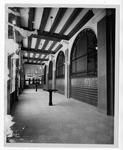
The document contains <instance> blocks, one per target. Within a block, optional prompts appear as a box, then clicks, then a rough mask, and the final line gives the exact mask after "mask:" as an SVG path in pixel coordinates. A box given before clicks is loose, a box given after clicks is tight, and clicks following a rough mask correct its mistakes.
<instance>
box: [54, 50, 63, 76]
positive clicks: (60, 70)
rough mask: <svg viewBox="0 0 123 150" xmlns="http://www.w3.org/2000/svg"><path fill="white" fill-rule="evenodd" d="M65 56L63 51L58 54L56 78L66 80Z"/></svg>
mask: <svg viewBox="0 0 123 150" xmlns="http://www.w3.org/2000/svg"><path fill="white" fill-rule="evenodd" d="M64 63H65V56H64V53H63V52H62V51H61V52H60V53H59V54H58V57H57V62H56V78H64V75H65V65H64Z"/></svg>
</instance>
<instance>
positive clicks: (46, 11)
mask: <svg viewBox="0 0 123 150" xmlns="http://www.w3.org/2000/svg"><path fill="white" fill-rule="evenodd" d="M50 10H51V8H44V11H43V15H42V20H41V23H40V28H39V33H42V32H43V31H44V28H45V25H46V23H47V19H48V17H49V14H50Z"/></svg>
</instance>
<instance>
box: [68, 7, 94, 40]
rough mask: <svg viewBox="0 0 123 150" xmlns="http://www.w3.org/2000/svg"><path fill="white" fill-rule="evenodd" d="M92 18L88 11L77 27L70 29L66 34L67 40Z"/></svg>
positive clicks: (90, 12) (91, 12)
mask: <svg viewBox="0 0 123 150" xmlns="http://www.w3.org/2000/svg"><path fill="white" fill-rule="evenodd" d="M93 16H94V13H93V11H92V10H89V11H88V12H87V13H86V14H85V15H84V17H82V19H81V20H80V21H79V22H78V23H77V25H76V26H75V27H74V28H73V29H72V31H71V32H70V33H69V34H68V36H69V38H70V39H71V37H72V36H73V35H74V34H75V33H76V32H77V31H79V30H80V28H82V27H83V26H84V25H85V24H86V23H87V22H88V21H89V20H90V19H91V18H92V17H93Z"/></svg>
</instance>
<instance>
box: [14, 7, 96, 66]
mask: <svg viewBox="0 0 123 150" xmlns="http://www.w3.org/2000/svg"><path fill="white" fill-rule="evenodd" d="M15 9H16V8H15ZM16 10H17V9H16ZM18 10H19V12H20V14H21V15H22V17H20V27H21V28H23V29H26V30H29V31H34V30H37V32H38V34H37V35H31V36H30V37H28V38H25V39H23V41H22V48H21V49H22V51H25V54H24V58H23V59H25V62H26V63H27V64H31V63H32V64H41V63H42V62H43V61H48V55H49V54H55V53H57V52H58V51H59V50H60V49H62V47H63V45H62V44H61V40H70V39H71V38H72V37H73V36H74V34H75V33H76V32H77V31H78V30H79V29H80V28H81V27H82V26H84V25H85V24H86V23H87V22H88V21H89V20H90V19H91V18H92V17H93V15H94V13H93V11H92V10H91V9H90V8H64V7H63V8H57V7H54V8H50V7H44V8H40V7H35V8H33V7H30V8H26V7H22V8H18Z"/></svg>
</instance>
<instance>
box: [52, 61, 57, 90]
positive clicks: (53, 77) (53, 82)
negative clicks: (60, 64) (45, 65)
mask: <svg viewBox="0 0 123 150" xmlns="http://www.w3.org/2000/svg"><path fill="white" fill-rule="evenodd" d="M52 71H53V76H52V89H55V88H56V65H55V60H53V70H52Z"/></svg>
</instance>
